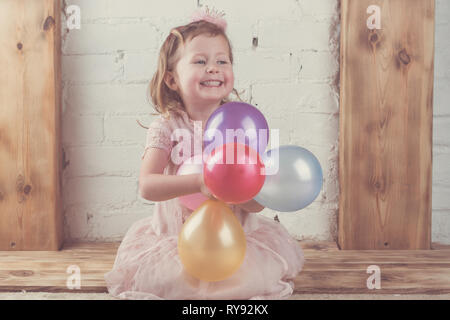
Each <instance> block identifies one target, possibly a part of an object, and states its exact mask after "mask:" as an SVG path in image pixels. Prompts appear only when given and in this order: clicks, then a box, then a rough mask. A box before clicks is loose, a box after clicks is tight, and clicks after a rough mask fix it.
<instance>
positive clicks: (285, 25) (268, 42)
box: [258, 20, 330, 51]
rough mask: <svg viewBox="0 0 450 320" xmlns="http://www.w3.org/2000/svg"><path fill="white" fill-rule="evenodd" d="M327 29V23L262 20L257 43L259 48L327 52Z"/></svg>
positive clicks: (328, 36)
mask: <svg viewBox="0 0 450 320" xmlns="http://www.w3.org/2000/svg"><path fill="white" fill-rule="evenodd" d="M329 29H330V25H329V23H318V22H314V21H309V22H306V23H305V22H302V21H295V20H294V21H287V20H276V21H272V20H268V21H266V20H263V21H261V22H260V24H259V33H258V36H259V37H258V42H259V46H260V47H261V48H277V49H286V50H291V51H295V50H307V49H308V50H311V49H313V50H329V46H328V43H329V38H330V31H329Z"/></svg>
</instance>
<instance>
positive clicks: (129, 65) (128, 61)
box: [124, 52, 158, 81]
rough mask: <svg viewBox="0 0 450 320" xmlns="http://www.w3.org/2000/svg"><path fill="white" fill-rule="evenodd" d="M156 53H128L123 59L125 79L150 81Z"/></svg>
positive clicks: (156, 57) (154, 67)
mask: <svg viewBox="0 0 450 320" xmlns="http://www.w3.org/2000/svg"><path fill="white" fill-rule="evenodd" d="M157 65H158V53H157V52H151V53H130V54H127V55H126V56H125V60H124V78H125V80H126V81H150V80H151V79H152V77H153V75H154V74H155V72H156V68H157Z"/></svg>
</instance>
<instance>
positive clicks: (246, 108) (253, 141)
mask: <svg viewBox="0 0 450 320" xmlns="http://www.w3.org/2000/svg"><path fill="white" fill-rule="evenodd" d="M268 141H269V126H268V125H267V121H266V118H264V115H263V114H262V113H261V111H259V110H258V109H257V108H255V107H254V106H252V105H250V104H248V103H243V102H228V103H225V104H223V105H221V106H220V107H219V108H218V109H216V110H215V111H214V112H213V113H212V114H211V116H210V117H209V118H208V120H207V121H206V125H205V131H204V134H203V153H204V154H206V155H209V154H210V153H211V152H212V151H213V150H214V149H215V148H217V147H220V146H222V145H223V144H225V143H230V142H236V143H243V144H246V145H248V146H249V147H251V148H253V149H255V150H256V151H258V153H259V154H260V155H262V154H264V152H265V150H266V147H267V143H268Z"/></svg>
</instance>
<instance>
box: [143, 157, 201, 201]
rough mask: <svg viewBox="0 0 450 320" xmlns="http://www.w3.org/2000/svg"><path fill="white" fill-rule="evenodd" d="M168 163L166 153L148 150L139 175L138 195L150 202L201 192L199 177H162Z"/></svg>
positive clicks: (192, 175) (195, 175)
mask: <svg viewBox="0 0 450 320" xmlns="http://www.w3.org/2000/svg"><path fill="white" fill-rule="evenodd" d="M168 161H169V154H168V153H167V151H165V150H163V149H158V148H149V149H148V150H147V152H146V153H145V156H144V159H143V160H142V164H141V170H140V173H139V194H140V195H141V197H142V198H144V199H147V200H150V201H164V200H169V199H172V198H176V197H179V196H182V195H186V194H191V193H196V192H200V191H201V184H200V175H199V174H191V175H184V176H183V175H182V176H176V175H164V174H163V171H164V168H165V167H166V165H167V163H168Z"/></svg>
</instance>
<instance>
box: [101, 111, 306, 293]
mask: <svg viewBox="0 0 450 320" xmlns="http://www.w3.org/2000/svg"><path fill="white" fill-rule="evenodd" d="M177 128H186V129H188V130H190V132H191V134H192V137H193V135H194V121H193V120H191V119H190V118H189V116H188V114H187V113H185V112H182V115H181V116H177V115H172V116H171V117H170V119H165V118H163V117H162V116H160V117H159V118H158V119H156V120H155V121H153V122H152V123H151V125H150V128H149V129H148V131H147V144H146V147H145V150H144V153H143V154H142V158H143V157H144V155H145V152H146V151H147V149H148V148H161V149H165V150H167V151H168V152H169V153H170V152H171V150H172V148H173V146H174V145H175V144H176V141H175V142H172V141H171V133H172V131H173V130H174V129H177ZM197 131H198V130H197ZM197 131H196V132H197ZM200 135H201V132H200ZM197 138H198V132H197ZM200 139H201V136H200ZM169 159H170V157H169ZM178 167H179V166H178V165H175V164H174V163H173V162H172V161H171V160H169V163H168V165H167V167H166V168H165V169H164V174H171V175H173V174H176V171H177V169H178ZM230 207H231V209H232V210H233V212H234V213H235V214H236V217H237V218H238V220H239V221H240V222H241V225H242V227H243V229H244V232H245V234H246V239H247V250H246V255H245V258H244V261H243V263H242V265H241V267H240V269H238V271H237V272H236V273H234V274H233V275H232V276H230V277H229V278H227V279H225V280H222V281H218V282H206V281H202V280H198V279H196V278H193V277H192V276H190V275H189V274H187V273H186V272H185V271H184V269H183V265H182V263H181V261H180V258H179V256H178V249H177V241H178V234H179V232H180V231H181V228H182V226H183V223H184V221H185V220H186V219H187V218H188V216H189V215H190V214H191V213H192V211H191V210H189V209H187V208H186V207H184V206H182V205H181V204H179V202H178V199H177V198H175V199H171V200H168V201H161V202H157V203H156V204H155V207H154V210H153V216H150V217H147V218H144V219H141V220H139V221H137V222H135V223H134V224H133V225H132V226H131V227H130V229H129V230H128V231H127V233H126V235H125V237H124V239H123V240H122V243H121V244H120V246H119V249H118V251H117V256H116V259H115V262H114V266H113V269H112V270H111V271H110V272H108V273H106V274H105V281H106V284H107V288H108V291H109V293H110V294H111V295H113V296H115V297H117V298H120V299H170V300H181V299H182V300H196V299H213V300H224V299H227V300H245V299H286V298H288V297H289V296H290V295H291V294H292V293H293V289H294V283H293V279H294V278H295V276H296V275H297V274H298V273H299V272H300V271H301V269H302V267H303V264H304V257H303V252H302V250H301V248H300V246H299V245H298V243H297V241H296V240H295V239H293V238H292V237H291V236H290V235H289V233H288V231H287V230H286V228H285V227H283V226H282V225H281V224H280V223H279V222H277V221H275V220H272V219H269V218H267V217H265V216H263V215H260V214H257V213H247V212H246V211H244V210H242V209H240V208H239V207H237V206H234V205H232V206H230Z"/></svg>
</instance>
